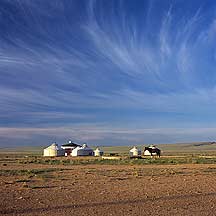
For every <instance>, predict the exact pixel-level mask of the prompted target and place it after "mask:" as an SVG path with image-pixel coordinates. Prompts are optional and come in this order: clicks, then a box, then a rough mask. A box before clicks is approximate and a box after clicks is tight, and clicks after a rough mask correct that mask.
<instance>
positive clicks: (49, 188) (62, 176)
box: [0, 164, 216, 216]
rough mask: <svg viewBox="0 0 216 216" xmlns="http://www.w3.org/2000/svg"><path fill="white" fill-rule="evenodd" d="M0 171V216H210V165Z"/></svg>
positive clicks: (213, 196) (213, 189)
mask: <svg viewBox="0 0 216 216" xmlns="http://www.w3.org/2000/svg"><path fill="white" fill-rule="evenodd" d="M0 168H1V175H0V196H1V197H0V215H37V216H38V215H79V216H81V215H100V216H102V215H215V214H216V213H215V212H216V184H215V182H216V165H213V164H212V165H207V164H206V165H205V164H184V165H69V166H63V165H40V164H38V165H37V164H7V165H4V164H2V165H1V167H0ZM50 168H52V169H53V170H50ZM32 169H33V170H41V172H31V170H32ZM55 169H56V170H55ZM11 170H16V173H10V171H11ZM19 170H27V172H26V173H25V172H24V173H21V172H20V173H19Z"/></svg>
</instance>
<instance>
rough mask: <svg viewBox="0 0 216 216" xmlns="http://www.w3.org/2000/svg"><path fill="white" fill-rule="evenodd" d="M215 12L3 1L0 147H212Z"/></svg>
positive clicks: (176, 6) (213, 7) (177, 2)
mask: <svg viewBox="0 0 216 216" xmlns="http://www.w3.org/2000/svg"><path fill="white" fill-rule="evenodd" d="M215 41H216V3H215V1H213V0H211V1H208V0H206V1H199V0H190V1H183V0H172V1H168V0H164V1H159V0H150V1H147V0H140V1H139V0H136V1H134V0H124V1H123V0H122V1H121V0H113V1H112V0H110V1H106V0H100V1H96V0H95V1H94V0H92V1H91V0H83V1H82V0H77V1H76V0H73V1H71V0H68V1H66V0H65V1H64V0H62V1H59V0H52V1H50V0H35V1H29V0H1V1H0V146H5V145H47V144H49V143H51V142H52V141H57V142H58V143H64V142H65V141H66V140H67V139H69V138H71V139H72V140H74V141H76V142H78V143H82V142H87V143H89V144H94V145H129V144H130V145H134V144H142V143H174V142H191V141H209V140H211V141H213V140H215V139H216V115H215V107H216V85H215V84H216V67H215V66H216V43H215Z"/></svg>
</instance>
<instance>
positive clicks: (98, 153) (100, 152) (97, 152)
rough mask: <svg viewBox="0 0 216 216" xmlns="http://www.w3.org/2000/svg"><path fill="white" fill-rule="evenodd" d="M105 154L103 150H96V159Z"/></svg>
mask: <svg viewBox="0 0 216 216" xmlns="http://www.w3.org/2000/svg"><path fill="white" fill-rule="evenodd" d="M103 154H104V152H103V151H102V150H101V149H99V148H96V149H95V150H94V156H95V157H99V156H103Z"/></svg>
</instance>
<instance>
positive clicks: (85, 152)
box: [71, 144, 94, 156]
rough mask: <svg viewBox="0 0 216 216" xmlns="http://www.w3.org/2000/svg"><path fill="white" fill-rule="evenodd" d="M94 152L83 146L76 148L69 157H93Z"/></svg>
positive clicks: (85, 145)
mask: <svg viewBox="0 0 216 216" xmlns="http://www.w3.org/2000/svg"><path fill="white" fill-rule="evenodd" d="M93 155H94V152H93V150H92V149H91V148H89V147H88V146H87V144H83V145H82V146H81V147H79V146H78V147H76V148H75V149H73V150H72V152H71V156H93Z"/></svg>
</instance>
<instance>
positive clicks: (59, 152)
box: [44, 143, 65, 157]
mask: <svg viewBox="0 0 216 216" xmlns="http://www.w3.org/2000/svg"><path fill="white" fill-rule="evenodd" d="M64 155H65V150H64V149H62V148H59V147H58V144H56V143H53V144H52V145H50V146H48V147H47V148H45V149H44V156H45V157H46V156H48V157H56V156H64Z"/></svg>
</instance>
